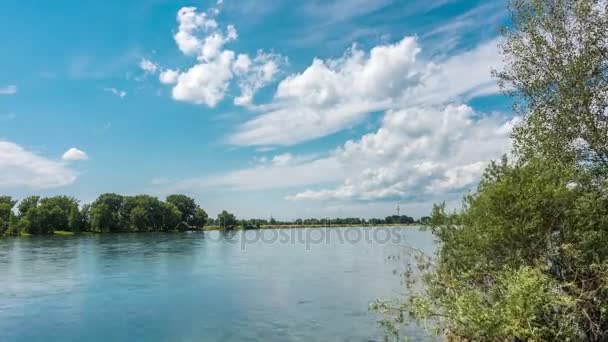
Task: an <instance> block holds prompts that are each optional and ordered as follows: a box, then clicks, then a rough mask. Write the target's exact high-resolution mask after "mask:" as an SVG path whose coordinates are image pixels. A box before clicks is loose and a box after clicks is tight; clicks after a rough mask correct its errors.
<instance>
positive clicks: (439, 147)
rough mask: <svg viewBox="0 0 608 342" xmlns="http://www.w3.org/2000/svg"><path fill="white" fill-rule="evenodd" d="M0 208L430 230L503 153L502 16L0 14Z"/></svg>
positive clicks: (131, 8) (373, 0) (153, 1)
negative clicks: (115, 206) (192, 203)
mask: <svg viewBox="0 0 608 342" xmlns="http://www.w3.org/2000/svg"><path fill="white" fill-rule="evenodd" d="M0 13H2V14H3V15H2V17H3V19H2V20H1V21H0V41H2V45H3V49H2V53H0V66H1V67H0V193H1V194H7V195H12V196H14V197H16V198H23V197H25V196H28V195H33V194H37V195H42V196H52V195H58V194H66V195H70V196H74V197H76V198H78V199H80V200H81V201H82V203H90V202H92V201H93V200H94V199H95V198H96V197H97V196H98V195H99V194H102V193H107V192H115V193H120V194H124V195H135V194H140V193H145V194H151V195H155V196H159V197H161V198H163V197H165V196H166V195H168V194H172V193H183V194H187V195H190V196H192V197H193V198H195V199H196V200H197V202H198V203H199V204H200V205H201V206H202V207H203V208H204V209H205V210H207V212H208V213H209V214H210V215H212V216H215V215H217V213H218V212H219V211H221V210H224V209H226V210H228V211H231V212H233V213H235V214H236V215H237V216H238V217H242V218H267V217H270V216H273V217H275V218H277V219H284V220H290V219H295V218H301V217H347V216H348V217H384V216H387V215H392V214H394V213H395V211H396V206H397V204H399V206H400V208H401V214H408V215H410V216H414V217H420V216H424V215H427V214H428V213H429V212H430V209H431V208H432V204H433V203H438V202H442V201H446V202H447V203H448V204H449V205H450V206H452V207H457V206H458V205H459V204H458V203H460V201H461V199H462V196H463V194H465V193H466V192H468V191H471V189H474V188H475V186H476V184H477V182H478V180H479V177H480V175H481V173H482V172H483V169H484V167H485V166H486V165H487V164H488V162H489V161H491V160H493V159H497V158H500V157H501V156H502V155H503V154H505V153H507V152H509V149H510V144H511V143H510V137H509V135H510V131H511V129H512V127H513V125H514V124H515V123H517V121H518V118H517V117H514V115H513V113H512V110H511V104H510V101H509V99H508V98H506V97H504V96H503V95H501V93H500V89H499V87H498V85H497V83H496V80H495V79H493V78H492V76H491V71H492V70H500V69H501V67H502V60H503V57H502V56H501V55H500V53H499V49H498V44H499V43H500V38H499V34H498V28H499V27H500V26H501V25H504V24H506V23H507V20H508V13H507V11H506V3H505V2H503V1H498V0H497V1H482V0H479V1H478V0H466V1H465V0H407V1H406V0H333V1H329V0H309V1H288V0H272V1H270V0H263V1H262V0H223V1H222V0H219V1H218V0H214V1H181V0H137V1H136V0H120V1H119V0H107V1H93V0H62V1H46V2H45V1H35V0H3V1H2V2H0Z"/></svg>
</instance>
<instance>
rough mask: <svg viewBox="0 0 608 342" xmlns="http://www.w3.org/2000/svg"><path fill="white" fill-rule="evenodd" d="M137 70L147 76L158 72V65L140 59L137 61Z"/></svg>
mask: <svg viewBox="0 0 608 342" xmlns="http://www.w3.org/2000/svg"><path fill="white" fill-rule="evenodd" d="M139 68H140V69H141V70H143V71H144V72H145V73H147V74H154V73H156V71H157V70H158V64H156V63H154V62H152V61H151V60H149V59H146V58H142V59H141V60H140V61H139Z"/></svg>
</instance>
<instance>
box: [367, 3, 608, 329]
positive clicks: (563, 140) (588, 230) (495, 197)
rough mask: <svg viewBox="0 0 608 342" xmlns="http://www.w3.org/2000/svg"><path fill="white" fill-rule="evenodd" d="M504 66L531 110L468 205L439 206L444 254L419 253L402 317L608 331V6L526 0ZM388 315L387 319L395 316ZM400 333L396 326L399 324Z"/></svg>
mask: <svg viewBox="0 0 608 342" xmlns="http://www.w3.org/2000/svg"><path fill="white" fill-rule="evenodd" d="M510 8H511V13H512V25H511V27H510V28H508V29H506V30H505V31H504V34H505V40H504V43H503V45H502V50H503V52H504V55H505V62H506V63H505V69H504V70H503V71H501V72H499V73H496V75H497V76H498V77H499V79H500V81H501V85H502V86H503V89H505V90H506V91H507V93H508V94H510V95H512V96H513V98H514V101H515V109H516V111H517V112H518V113H519V114H521V116H522V118H523V120H522V122H521V123H520V124H519V125H518V126H517V127H516V129H515V131H514V134H513V142H514V152H515V153H514V154H515V156H516V159H515V160H514V161H513V162H511V163H509V162H507V160H506V159H504V160H503V161H502V162H501V163H492V164H491V165H490V166H489V167H488V168H487V169H486V171H485V173H484V175H483V177H482V179H481V181H480V183H479V186H478V188H477V190H476V192H475V193H473V194H470V195H467V196H466V198H465V200H464V205H463V208H462V210H460V211H458V212H454V213H448V212H446V210H445V205H439V206H436V207H435V208H434V210H433V214H432V216H431V218H430V223H429V225H430V229H431V231H432V232H433V234H434V235H435V236H436V237H437V239H438V240H439V242H440V244H439V246H440V247H439V251H438V254H437V258H436V261H435V262H434V263H433V262H431V260H429V259H427V258H424V257H422V256H420V255H419V254H417V255H416V259H415V260H416V261H417V263H418V269H417V271H413V270H412V269H409V268H408V269H406V271H405V272H404V274H405V275H406V277H407V278H408V280H407V281H406V282H405V283H406V284H408V286H410V290H411V291H413V292H410V293H414V292H415V291H416V289H419V287H418V286H416V285H414V284H415V279H413V278H410V276H411V275H412V274H415V275H421V277H419V278H418V279H423V281H424V284H425V285H426V287H425V288H424V289H423V290H422V291H421V292H418V293H417V294H415V295H412V296H410V297H409V298H407V300H406V301H401V302H398V303H386V302H379V303H377V304H376V305H375V306H374V307H375V308H376V309H379V310H381V311H383V312H385V313H387V314H388V315H389V317H390V318H392V320H389V322H390V323H391V324H394V323H399V322H401V320H402V319H403V318H404V317H406V316H408V315H409V316H410V317H413V318H414V319H423V320H424V319H433V321H434V322H435V323H437V324H438V325H439V328H440V329H442V331H443V332H444V334H445V336H446V337H447V338H448V339H454V340H488V341H524V340H532V341H558V340H559V341H562V340H564V341H566V340H570V341H606V340H608V190H607V189H608V163H607V160H608V159H607V158H608V116H607V115H606V113H607V111H606V109H607V108H608V68H607V61H608V49H607V46H608V44H607V42H606V37H607V36H608V10H607V8H606V3H605V1H601V0H555V1H546V0H515V1H513V2H512V3H511V7H510ZM391 324H389V325H388V326H391ZM393 331H396V330H393Z"/></svg>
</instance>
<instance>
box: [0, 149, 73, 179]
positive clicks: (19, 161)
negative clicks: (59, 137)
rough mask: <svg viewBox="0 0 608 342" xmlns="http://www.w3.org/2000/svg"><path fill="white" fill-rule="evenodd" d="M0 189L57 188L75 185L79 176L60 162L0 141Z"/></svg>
mask: <svg viewBox="0 0 608 342" xmlns="http://www.w3.org/2000/svg"><path fill="white" fill-rule="evenodd" d="M0 174H1V175H2V177H0V188H16V187H29V188H36V189H44V188H57V187H62V186H66V185H69V184H72V183H74V181H75V180H76V178H77V173H76V172H75V171H74V170H72V169H70V168H68V167H67V166H66V165H65V163H63V162H61V161H56V160H52V159H49V158H46V157H43V156H40V155H38V154H36V153H34V152H32V151H28V150H27V149H25V148H23V147H21V146H19V145H17V144H15V143H13V142H10V141H0Z"/></svg>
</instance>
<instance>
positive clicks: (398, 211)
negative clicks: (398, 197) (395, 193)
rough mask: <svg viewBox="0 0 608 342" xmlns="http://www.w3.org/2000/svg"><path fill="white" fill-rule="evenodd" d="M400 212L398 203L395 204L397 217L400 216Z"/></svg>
mask: <svg viewBox="0 0 608 342" xmlns="http://www.w3.org/2000/svg"><path fill="white" fill-rule="evenodd" d="M400 212H401V207H400V206H399V203H397V216H400V215H399V213H400Z"/></svg>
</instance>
